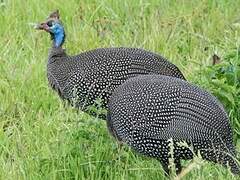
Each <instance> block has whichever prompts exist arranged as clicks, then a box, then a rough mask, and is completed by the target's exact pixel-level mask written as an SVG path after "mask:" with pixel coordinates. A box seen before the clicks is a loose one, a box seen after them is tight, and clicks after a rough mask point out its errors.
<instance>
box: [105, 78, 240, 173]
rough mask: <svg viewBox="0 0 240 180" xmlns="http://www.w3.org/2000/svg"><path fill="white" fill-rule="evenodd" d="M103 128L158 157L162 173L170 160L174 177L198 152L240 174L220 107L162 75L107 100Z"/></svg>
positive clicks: (135, 81)
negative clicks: (107, 104) (104, 126)
mask: <svg viewBox="0 0 240 180" xmlns="http://www.w3.org/2000/svg"><path fill="white" fill-rule="evenodd" d="M107 124H108V128H109V130H110V132H111V134H112V135H113V136H114V137H116V138H117V139H118V140H119V141H121V142H125V143H126V144H128V145H129V146H130V147H132V148H133V149H135V150H136V151H138V152H140V153H142V154H144V155H147V156H150V157H155V158H157V159H158V160H159V161H160V162H161V163H162V165H163V168H164V169H165V171H166V172H168V171H169V169H168V165H169V158H170V157H173V159H174V162H175V165H176V170H177V173H179V172H180V171H181V164H180V160H181V159H192V158H193V155H194V154H195V153H196V154H198V153H199V152H200V154H201V156H202V158H203V159H205V160H209V161H213V162H217V163H220V164H222V165H224V166H226V165H227V164H229V166H230V168H231V171H232V172H233V173H238V174H239V172H240V169H239V165H238V164H237V162H236V161H235V160H234V157H235V147H234V145H233V139H232V130H231V127H230V123H229V119H228V117H227V114H226V112H225V110H224V108H223V106H222V105H221V103H220V102H219V101H218V100H217V99H216V98H215V97H214V96H212V95H211V94H210V93H208V92H206V91H205V90H202V89H201V88H199V87H197V86H195V85H192V84H190V83H188V82H186V81H183V80H181V79H178V78H174V77H169V76H163V75H142V76H137V77H134V78H131V79H128V80H127V81H125V82H124V83H123V84H122V85H121V86H119V87H118V88H116V90H115V91H114V93H113V94H112V96H111V98H110V101H109V113H108V117H107ZM169 140H172V144H173V146H172V147H173V151H172V152H173V153H172V156H171V154H169V151H170V147H169V144H170V143H171V141H169ZM181 142H182V144H183V142H185V143H187V144H188V145H189V147H193V150H191V148H189V147H186V146H182V145H181Z"/></svg>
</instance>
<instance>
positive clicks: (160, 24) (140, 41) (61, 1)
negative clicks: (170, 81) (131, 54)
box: [0, 0, 240, 180]
mask: <svg viewBox="0 0 240 180" xmlns="http://www.w3.org/2000/svg"><path fill="white" fill-rule="evenodd" d="M55 9H59V10H60V13H61V17H62V21H63V22H64V25H65V28H66V33H67V39H66V44H65V47H66V49H67V51H68V53H69V54H77V53H80V52H83V51H85V50H90V49H94V48H97V47H112V46H128V47H141V48H145V49H148V50H151V51H154V52H158V53H160V54H162V55H164V56H165V57H167V58H168V59H170V61H171V62H173V63H175V64H176V65H177V66H178V67H179V68H180V69H181V70H182V72H183V73H184V74H185V76H186V77H187V79H188V80H189V81H192V82H195V83H197V84H199V85H200V86H202V87H204V88H206V89H209V91H211V92H213V93H214V94H216V95H218V92H219V91H218V90H217V88H219V87H216V86H212V84H211V80H209V77H207V76H206V74H207V73H205V70H206V68H207V66H210V65H211V63H212V58H211V57H212V55H213V54H214V53H217V54H218V55H219V56H220V57H227V55H228V54H230V53H232V52H233V54H234V56H235V58H233V59H234V60H233V61H234V62H236V63H237V61H238V62H239V59H238V53H237V51H238V49H239V43H240V38H239V37H240V36H239V33H240V28H239V27H238V26H236V23H237V20H239V16H240V1H239V0H216V1H213V0H205V1H199V0H193V1H188V0H179V1H167V0H148V1H147V0H131V1H129V0H102V1H97V0H68V1H65V0H58V1H54V0H51V1H47V0H42V1H37V0H31V1H30V0H26V1H22V0H12V1H11V0H1V1H0V164H1V166H0V179H34V180H35V179H156V178H158V179H164V176H163V171H162V169H161V166H160V163H159V162H158V161H156V160H154V159H149V158H146V157H143V156H140V155H138V154H136V153H134V152H133V151H131V150H130V149H128V148H127V147H124V148H123V149H119V148H118V146H117V144H116V142H115V140H114V139H113V138H112V137H111V136H110V135H109V134H108V131H107V129H106V126H105V122H103V121H99V120H98V119H96V118H94V117H91V116H89V115H87V114H85V113H80V112H77V111H76V110H74V109H72V108H70V107H67V108H65V107H64V106H63V105H62V102H61V100H59V98H58V96H57V94H56V93H54V92H53V91H52V90H51V89H50V88H49V87H48V83H47V79H46V62H47V54H48V49H49V47H50V44H51V43H50V40H49V35H47V34H46V33H44V32H37V31H35V30H34V29H33V28H32V26H30V24H31V23H33V22H39V21H42V20H45V18H46V17H47V16H48V14H49V12H51V11H52V10H55ZM239 22H240V20H239ZM208 72H209V71H208ZM234 87H235V86H234ZM237 87H239V86H236V88H237ZM235 95H236V97H239V96H240V95H239V91H237V90H236V93H235ZM219 97H220V96H219ZM233 98H234V96H233ZM220 99H221V98H220ZM226 102H227V100H226ZM223 103H225V102H223ZM237 103H238V105H239V104H240V100H239V98H238V101H237V102H236V103H234V104H230V105H231V106H229V107H230V108H229V109H228V112H229V115H230V119H231V123H232V125H233V128H234V132H235V136H234V137H235V142H236V141H237V137H239V136H237V135H236V134H240V129H239V127H240V125H239V124H240V123H239V117H240V116H239V109H238V108H237V107H240V106H238V105H237ZM238 150H240V148H239V144H238ZM186 164H187V163H186ZM233 178H234V177H233V176H232V175H231V173H229V171H228V170H227V169H225V168H222V167H221V166H217V165H213V164H210V163H204V165H201V166H199V167H198V168H195V169H194V170H192V171H190V173H188V174H187V175H186V176H185V177H184V179H233ZM235 178H236V179H237V177H235Z"/></svg>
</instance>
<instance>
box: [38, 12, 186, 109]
mask: <svg viewBox="0 0 240 180" xmlns="http://www.w3.org/2000/svg"><path fill="white" fill-rule="evenodd" d="M36 29H40V30H45V31H47V32H49V33H50V35H51V38H52V40H53V45H52V48H51V49H50V52H49V57H48V64H47V76H48V80H49V83H50V85H51V87H52V88H53V89H54V90H56V91H57V92H58V94H59V95H60V97H61V98H63V99H67V100H69V101H70V102H71V103H72V104H74V105H76V106H77V107H78V108H80V109H82V110H84V109H85V108H86V107H88V105H92V104H93V103H94V101H95V100H96V99H97V98H100V99H102V100H103V102H102V105H103V107H106V104H107V101H108V99H109V97H110V95H111V94H112V92H113V90H114V89H115V88H116V87H117V86H118V85H120V84H122V83H123V82H124V81H125V80H126V79H128V78H131V77H135V76H137V75H140V74H164V75H169V76H174V77H178V78H182V79H184V76H183V74H182V73H181V72H180V71H179V69H178V68H177V67H176V66H175V65H173V64H172V63H170V62H168V61H167V60H166V59H165V58H163V57H162V56H160V55H158V54H155V53H152V52H149V51H146V50H142V49H137V48H123V47H122V48H100V49H95V50H91V51H88V52H84V53H81V54H79V55H76V56H69V55H67V54H66V52H65V51H64V49H62V45H63V43H64V39H65V31H64V27H63V25H62V23H61V21H60V19H59V13H58V11H56V12H53V13H51V14H50V16H49V17H48V18H47V20H46V21H45V22H43V23H41V24H38V25H37V26H36Z"/></svg>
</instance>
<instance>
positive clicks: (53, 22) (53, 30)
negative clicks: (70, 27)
mask: <svg viewBox="0 0 240 180" xmlns="http://www.w3.org/2000/svg"><path fill="white" fill-rule="evenodd" d="M35 28H36V29H38V30H44V31H46V32H48V33H50V35H51V39H52V40H53V45H54V46H55V47H60V46H62V44H63V43H64V40H65V31H64V27H63V24H62V22H61V21H60V16H59V11H58V10H56V11H54V12H52V13H51V14H50V15H49V17H48V18H47V20H46V21H44V22H42V23H39V24H37V25H36V27H35Z"/></svg>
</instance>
